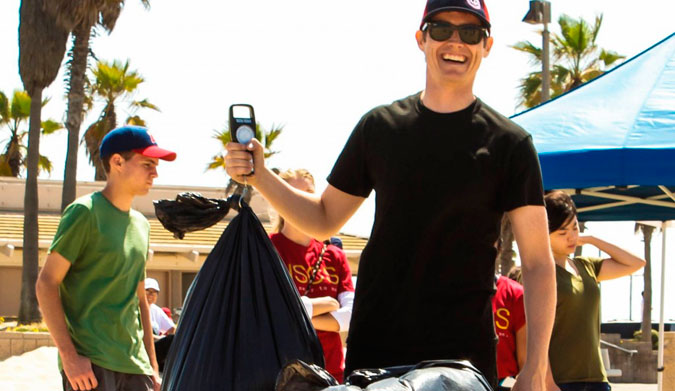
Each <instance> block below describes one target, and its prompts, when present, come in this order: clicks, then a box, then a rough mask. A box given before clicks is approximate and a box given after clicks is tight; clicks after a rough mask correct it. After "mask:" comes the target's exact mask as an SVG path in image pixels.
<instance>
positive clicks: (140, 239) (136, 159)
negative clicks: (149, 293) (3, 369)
mask: <svg viewBox="0 0 675 391" xmlns="http://www.w3.org/2000/svg"><path fill="white" fill-rule="evenodd" d="M100 156H101V160H102V162H103V166H104V168H105V170H106V175H107V177H108V179H107V182H106V185H105V187H104V189H103V190H102V191H100V192H95V193H92V194H89V195H86V196H83V197H81V198H79V199H77V200H75V201H74V202H73V203H72V204H70V205H69V206H68V207H67V208H66V209H65V211H64V212H63V216H62V218H61V222H60V223H59V228H58V230H57V232H56V235H55V237H54V241H53V242H52V245H51V247H50V249H49V255H48V256H47V261H46V262H45V265H44V267H43V269H42V271H41V273H40V276H39V278H38V283H37V294H38V300H39V303H40V308H41V310H42V313H43V316H44V319H45V322H46V323H47V326H48V327H49V330H50V333H51V335H52V337H53V339H54V342H55V343H56V346H57V348H58V350H59V369H60V370H61V374H62V377H63V389H64V390H91V389H97V390H104V391H109V390H111V391H112V390H129V391H131V390H133V391H138V390H153V389H154V390H159V388H160V381H159V374H158V371H157V360H156V359H155V352H154V347H153V340H152V328H151V323H150V312H149V307H148V303H147V300H146V297H145V287H144V278H145V262H146V260H147V253H148V246H149V232H150V226H149V224H148V221H147V220H146V219H145V217H144V216H143V215H142V214H141V213H140V212H138V211H135V210H133V209H131V203H132V201H133V199H134V197H136V196H138V195H144V194H147V193H148V191H149V190H150V187H151V186H152V182H153V180H154V178H156V177H157V169H156V167H157V164H158V162H159V161H158V159H163V160H169V161H170V160H174V159H175V158H176V154H175V153H174V152H170V151H167V150H164V149H161V148H159V147H158V146H157V143H156V142H155V141H154V139H153V138H152V136H150V134H149V133H148V132H147V130H146V129H145V128H141V127H135V126H126V127H122V128H118V129H115V130H113V131H111V132H110V133H108V134H107V135H106V136H105V137H104V138H103V141H102V142H101V146H100Z"/></svg>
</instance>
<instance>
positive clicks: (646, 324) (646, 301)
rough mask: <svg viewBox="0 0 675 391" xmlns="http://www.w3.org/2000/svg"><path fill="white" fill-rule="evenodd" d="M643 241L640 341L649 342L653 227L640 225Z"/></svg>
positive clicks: (650, 330)
mask: <svg viewBox="0 0 675 391" xmlns="http://www.w3.org/2000/svg"><path fill="white" fill-rule="evenodd" d="M640 229H641V230H642V235H643V237H644V241H645V261H647V263H646V264H645V268H644V290H643V291H642V327H641V328H640V329H641V330H642V337H643V338H642V340H643V341H649V342H651V340H652V339H651V338H652V334H651V332H652V234H653V233H654V227H652V226H649V225H640Z"/></svg>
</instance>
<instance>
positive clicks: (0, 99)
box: [0, 91, 9, 124]
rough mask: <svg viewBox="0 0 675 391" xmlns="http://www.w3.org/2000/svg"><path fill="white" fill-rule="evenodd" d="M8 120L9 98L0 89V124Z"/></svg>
mask: <svg viewBox="0 0 675 391" xmlns="http://www.w3.org/2000/svg"><path fill="white" fill-rule="evenodd" d="M8 122H9V99H7V95H5V93H4V92H2V91H0V124H6V123H8Z"/></svg>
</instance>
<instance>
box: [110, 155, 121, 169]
mask: <svg viewBox="0 0 675 391" xmlns="http://www.w3.org/2000/svg"><path fill="white" fill-rule="evenodd" d="M122 163H124V158H123V157H122V155H120V154H119V153H114V154H113V155H112V156H111V157H110V170H111V171H112V169H113V168H114V167H121V166H122Z"/></svg>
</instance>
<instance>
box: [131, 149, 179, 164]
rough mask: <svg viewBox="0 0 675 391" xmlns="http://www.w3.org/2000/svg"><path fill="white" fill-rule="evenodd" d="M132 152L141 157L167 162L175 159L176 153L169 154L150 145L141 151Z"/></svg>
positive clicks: (169, 152)
mask: <svg viewBox="0 0 675 391" xmlns="http://www.w3.org/2000/svg"><path fill="white" fill-rule="evenodd" d="M134 152H136V153H139V154H141V155H143V156H147V157H153V158H156V159H162V160H166V161H169V162H170V161H173V160H175V159H176V152H171V151H168V150H166V149H162V148H160V147H158V146H156V145H151V146H149V147H146V148H143V149H136V150H134Z"/></svg>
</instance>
